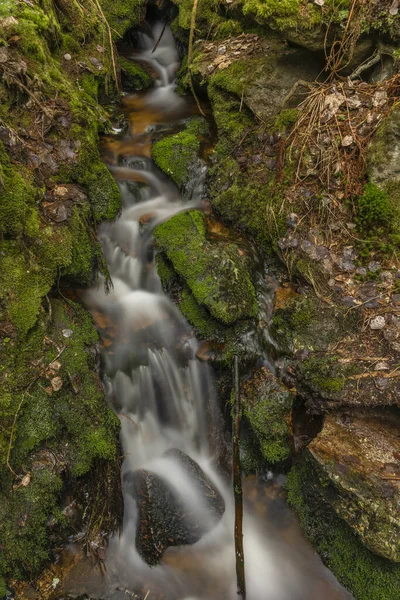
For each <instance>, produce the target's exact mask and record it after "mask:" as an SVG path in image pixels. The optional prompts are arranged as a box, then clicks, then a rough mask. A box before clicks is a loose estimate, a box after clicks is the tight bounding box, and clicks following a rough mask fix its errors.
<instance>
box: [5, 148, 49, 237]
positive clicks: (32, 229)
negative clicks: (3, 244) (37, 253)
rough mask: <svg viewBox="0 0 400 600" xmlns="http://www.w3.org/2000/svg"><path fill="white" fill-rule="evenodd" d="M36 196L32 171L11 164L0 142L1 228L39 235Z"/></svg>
mask: <svg viewBox="0 0 400 600" xmlns="http://www.w3.org/2000/svg"><path fill="white" fill-rule="evenodd" d="M36 198H37V189H35V187H34V186H33V185H32V182H31V178H30V176H29V174H28V173H27V172H26V171H25V170H22V169H20V170H18V169H17V168H16V167H15V166H14V165H12V164H11V162H10V159H9V157H8V154H7V152H6V150H5V148H4V146H3V144H2V142H0V231H1V232H2V233H3V234H10V235H18V234H21V233H26V234H27V235H29V236H30V237H33V236H35V235H37V233H38V231H39V217H38V212H37V207H36Z"/></svg>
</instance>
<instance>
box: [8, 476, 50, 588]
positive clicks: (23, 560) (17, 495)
mask: <svg viewBox="0 0 400 600" xmlns="http://www.w3.org/2000/svg"><path fill="white" fill-rule="evenodd" d="M61 489H62V482H61V478H60V476H59V475H56V474H55V473H52V472H51V471H50V470H49V469H48V468H43V469H41V470H38V471H36V472H35V473H34V474H33V475H32V479H31V482H30V484H29V486H27V487H20V488H19V489H18V490H17V491H16V492H14V494H12V495H11V496H4V495H0V533H1V542H2V552H1V553H0V573H3V574H7V573H8V572H10V571H11V570H12V572H13V575H14V576H15V577H23V576H24V575H25V574H26V573H32V575H37V574H38V573H39V570H40V568H41V567H42V565H43V563H44V561H46V560H48V558H49V557H50V553H49V551H50V544H49V538H50V530H49V527H48V525H47V523H48V520H49V517H50V516H52V520H53V523H54V524H57V523H60V522H62V515H61V510H60V509H59V508H58V506H57V500H58V496H59V494H60V492H61Z"/></svg>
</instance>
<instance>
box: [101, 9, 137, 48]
mask: <svg viewBox="0 0 400 600" xmlns="http://www.w3.org/2000/svg"><path fill="white" fill-rule="evenodd" d="M100 4H101V7H102V9H103V12H104V14H105V16H106V17H107V21H108V22H109V24H110V27H111V32H112V35H113V38H114V39H116V40H117V39H119V38H121V37H122V36H123V35H124V33H126V32H127V31H128V29H129V28H131V27H135V26H137V25H139V23H140V22H141V21H142V20H144V18H145V16H146V7H147V0H100Z"/></svg>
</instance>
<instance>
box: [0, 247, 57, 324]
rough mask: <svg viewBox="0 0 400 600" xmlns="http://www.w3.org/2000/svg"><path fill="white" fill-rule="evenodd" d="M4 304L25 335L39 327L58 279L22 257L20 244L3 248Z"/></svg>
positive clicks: (0, 296)
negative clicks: (41, 312) (45, 299)
mask: <svg viewBox="0 0 400 600" xmlns="http://www.w3.org/2000/svg"><path fill="white" fill-rule="evenodd" d="M0 247H1V254H0V302H1V303H2V304H3V306H5V307H6V314H7V316H8V318H9V319H10V320H11V321H12V323H13V324H14V325H15V326H16V327H17V329H18V330H19V332H20V333H21V334H25V333H26V332H27V331H29V329H31V327H33V326H34V325H35V323H36V317H37V315H38V312H39V308H40V305H41V302H42V299H43V297H44V296H45V295H46V294H47V293H48V292H49V290H50V288H51V286H52V284H53V277H54V275H55V273H54V271H53V269H51V268H49V269H48V270H46V269H44V268H42V267H41V266H40V265H38V264H37V262H36V261H35V260H34V258H33V257H31V256H29V255H24V254H22V253H21V246H20V244H18V243H17V242H14V241H8V242H2V243H1V244H0Z"/></svg>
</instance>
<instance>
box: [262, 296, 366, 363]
mask: <svg viewBox="0 0 400 600" xmlns="http://www.w3.org/2000/svg"><path fill="white" fill-rule="evenodd" d="M357 322H358V318H357V315H355V314H354V311H353V312H352V313H348V312H347V311H346V309H345V308H341V307H329V308H327V307H326V306H324V305H323V304H322V303H321V301H320V300H318V298H316V297H315V296H313V295H312V294H311V293H310V294H309V296H308V297H307V298H304V297H301V296H299V297H296V298H293V300H292V301H290V302H289V303H288V305H287V306H286V307H285V308H280V309H278V310H276V311H275V313H274V316H273V320H272V324H271V331H272V334H273V336H274V338H275V339H276V341H277V342H278V344H279V347H280V348H281V350H282V351H283V352H284V353H287V354H291V353H292V352H296V351H297V350H301V349H303V348H307V349H308V350H313V351H314V352H326V351H327V350H328V349H329V348H330V346H331V345H332V344H335V343H337V342H338V341H339V340H340V339H342V337H343V335H344V334H345V333H349V332H351V331H354V330H355V328H356V326H357Z"/></svg>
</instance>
